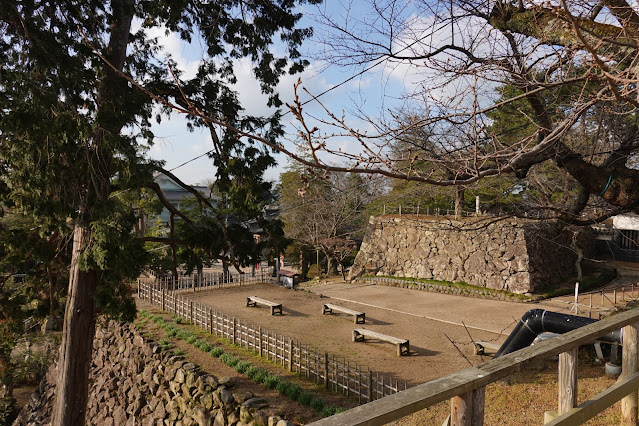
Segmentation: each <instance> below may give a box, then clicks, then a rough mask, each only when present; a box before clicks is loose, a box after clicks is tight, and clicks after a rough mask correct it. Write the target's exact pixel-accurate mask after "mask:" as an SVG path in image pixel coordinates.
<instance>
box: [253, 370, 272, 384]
mask: <svg viewBox="0 0 639 426" xmlns="http://www.w3.org/2000/svg"><path fill="white" fill-rule="evenodd" d="M267 377H269V373H268V371H266V370H265V369H263V368H260V369H259V370H258V371H257V372H255V375H254V376H253V381H254V382H255V383H264V381H265V380H266V378H267Z"/></svg>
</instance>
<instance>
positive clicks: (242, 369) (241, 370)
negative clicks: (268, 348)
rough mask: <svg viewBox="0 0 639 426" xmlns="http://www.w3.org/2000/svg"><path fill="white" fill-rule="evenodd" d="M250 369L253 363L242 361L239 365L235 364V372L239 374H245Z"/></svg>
mask: <svg viewBox="0 0 639 426" xmlns="http://www.w3.org/2000/svg"><path fill="white" fill-rule="evenodd" d="M249 367H251V363H250V362H248V361H240V362H238V363H237V364H235V371H237V372H238V373H245V372H246V370H248V369H249Z"/></svg>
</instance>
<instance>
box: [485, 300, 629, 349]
mask: <svg viewBox="0 0 639 426" xmlns="http://www.w3.org/2000/svg"><path fill="white" fill-rule="evenodd" d="M597 321H598V320H595V319H591V318H584V317H578V316H575V315H567V314H560V313H558V312H551V311H546V310H545V309H532V310H530V311H528V312H526V313H525V314H524V315H523V316H522V317H521V319H520V320H519V323H518V324H517V326H516V327H515V328H514V330H513V331H512V332H511V333H510V335H509V336H508V338H507V339H506V341H505V342H504V344H503V345H501V347H500V348H499V350H498V351H497V353H496V354H495V358H497V357H500V356H502V355H506V354H509V353H511V352H515V351H516V350H518V349H521V348H525V347H526V346H530V344H531V343H532V342H533V340H535V337H537V336H538V335H540V334H542V333H559V334H562V333H567V332H569V331H572V330H576V329H578V328H580V327H583V326H584V325H588V324H592V323H593V322H597ZM621 338H622V334H621V330H617V331H613V332H612V333H608V334H606V335H605V336H601V337H598V338H597V340H598V341H602V342H610V343H616V344H621Z"/></svg>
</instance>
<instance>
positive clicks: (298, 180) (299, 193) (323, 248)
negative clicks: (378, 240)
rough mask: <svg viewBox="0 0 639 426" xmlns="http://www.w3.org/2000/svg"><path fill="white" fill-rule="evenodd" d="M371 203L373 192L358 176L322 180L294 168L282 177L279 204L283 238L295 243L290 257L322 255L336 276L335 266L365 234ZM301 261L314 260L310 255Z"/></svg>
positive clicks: (320, 176)
mask: <svg viewBox="0 0 639 426" xmlns="http://www.w3.org/2000/svg"><path fill="white" fill-rule="evenodd" d="M372 199H373V192H372V188H371V186H370V185H369V182H368V181H367V180H366V179H365V178H362V177H361V176H357V175H347V174H345V175H333V176H329V177H327V178H326V179H324V178H323V176H322V175H321V174H315V173H313V172H312V170H311V172H310V173H309V172H308V171H304V170H303V169H300V168H295V167H292V168H291V170H289V171H287V172H285V173H282V174H281V175H280V200H279V203H280V209H281V217H282V220H283V221H284V229H285V233H286V236H287V237H289V238H291V239H292V240H293V241H294V243H295V245H294V247H295V248H294V249H293V250H292V251H293V253H299V251H300V250H301V251H302V252H303V253H304V252H308V251H310V250H314V251H318V252H322V253H323V257H325V258H326V259H327V260H328V269H329V271H332V272H333V273H336V272H337V265H338V264H342V263H343V261H344V260H345V259H346V258H347V257H348V255H349V254H350V255H352V253H353V248H354V246H356V242H355V240H356V239H360V240H361V238H362V236H363V234H364V229H365V227H366V224H367V223H368V216H366V215H365V213H364V211H365V207H366V205H367V203H369V202H370V201H371V200H372ZM345 247H348V250H346V251H345ZM345 252H348V254H345ZM294 257H295V256H294ZM303 257H304V259H306V261H312V260H313V259H312V256H310V255H306V256H303ZM296 258H297V259H299V254H298V255H297V256H296ZM318 266H319V265H318Z"/></svg>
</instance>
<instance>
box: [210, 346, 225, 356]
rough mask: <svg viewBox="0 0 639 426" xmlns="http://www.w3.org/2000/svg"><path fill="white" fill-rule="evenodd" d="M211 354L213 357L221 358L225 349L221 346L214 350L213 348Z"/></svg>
mask: <svg viewBox="0 0 639 426" xmlns="http://www.w3.org/2000/svg"><path fill="white" fill-rule="evenodd" d="M209 353H210V354H211V356H212V357H215V358H219V357H220V356H221V355H222V354H223V353H224V349H222V348H221V347H219V346H216V347H214V348H211V350H210V351H209Z"/></svg>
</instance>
